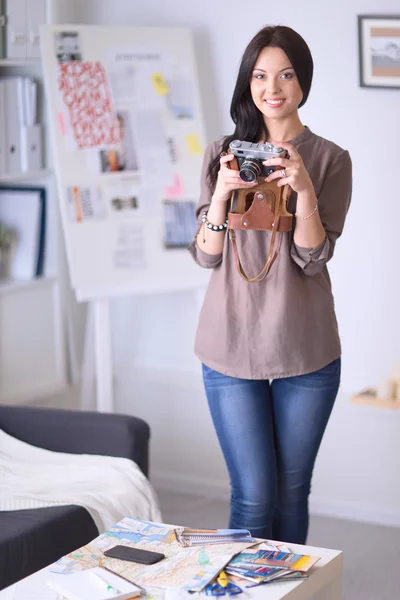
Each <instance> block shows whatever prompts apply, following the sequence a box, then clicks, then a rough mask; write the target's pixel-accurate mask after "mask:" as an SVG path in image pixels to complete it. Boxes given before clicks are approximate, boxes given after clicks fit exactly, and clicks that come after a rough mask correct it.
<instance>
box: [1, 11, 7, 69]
mask: <svg viewBox="0 0 400 600" xmlns="http://www.w3.org/2000/svg"><path fill="white" fill-rule="evenodd" d="M5 3H6V0H0V59H2V58H5V57H6V4H5Z"/></svg>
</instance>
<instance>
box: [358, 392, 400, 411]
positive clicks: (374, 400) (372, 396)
mask: <svg viewBox="0 0 400 600" xmlns="http://www.w3.org/2000/svg"><path fill="white" fill-rule="evenodd" d="M350 401H351V402H352V403H353V404H363V405H364V406H377V407H380V408H391V409H392V410H400V401H399V400H394V399H391V398H388V399H381V398H378V397H377V392H376V390H375V389H373V388H368V389H366V390H364V391H362V392H360V394H355V395H354V396H352V397H351V399H350Z"/></svg>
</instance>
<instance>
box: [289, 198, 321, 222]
mask: <svg viewBox="0 0 400 600" xmlns="http://www.w3.org/2000/svg"><path fill="white" fill-rule="evenodd" d="M317 208H318V200H317V201H316V203H315V207H314V209H313V211H312V212H310V214H309V215H307V216H306V217H299V215H297V214H295V215H294V216H295V217H296V218H297V219H301V220H302V221H305V220H306V219H309V218H310V217H312V216H313V214H314V213H316V212H317Z"/></svg>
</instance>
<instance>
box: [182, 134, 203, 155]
mask: <svg viewBox="0 0 400 600" xmlns="http://www.w3.org/2000/svg"><path fill="white" fill-rule="evenodd" d="M186 144H187V147H188V149H189V152H190V154H202V152H203V149H202V147H201V144H200V140H199V138H198V136H197V135H196V134H194V133H190V134H189V135H187V136H186Z"/></svg>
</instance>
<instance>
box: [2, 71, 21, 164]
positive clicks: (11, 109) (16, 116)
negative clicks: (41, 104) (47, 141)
mask: <svg viewBox="0 0 400 600" xmlns="http://www.w3.org/2000/svg"><path fill="white" fill-rule="evenodd" d="M21 79H22V78H21V77H7V78H6V79H4V80H3V83H4V89H5V102H4V110H5V128H4V133H5V148H6V172H7V173H20V172H21V170H22V169H21V141H20V118H21V115H22V110H23V107H22V105H21V101H20V96H19V86H20V85H21V82H20V80H21Z"/></svg>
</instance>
